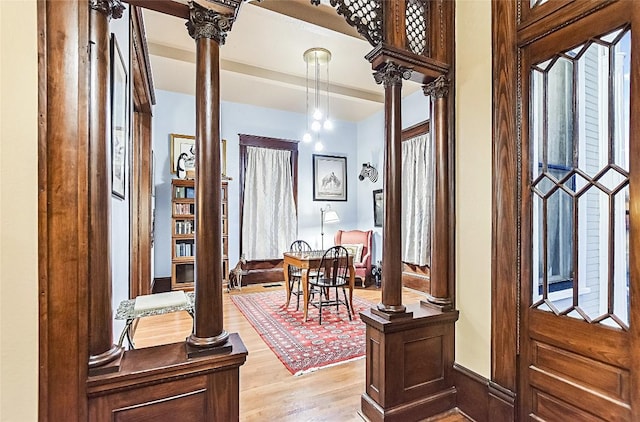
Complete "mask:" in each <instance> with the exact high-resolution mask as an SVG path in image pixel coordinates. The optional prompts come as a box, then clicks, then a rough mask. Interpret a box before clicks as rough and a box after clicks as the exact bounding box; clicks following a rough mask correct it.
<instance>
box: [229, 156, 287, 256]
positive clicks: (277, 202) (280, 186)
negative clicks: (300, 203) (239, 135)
mask: <svg viewBox="0 0 640 422" xmlns="http://www.w3.org/2000/svg"><path fill="white" fill-rule="evenodd" d="M244 183H245V185H244V209H243V222H242V245H243V251H242V253H243V254H244V256H245V258H246V259H247V260H248V261H253V260H263V259H280V258H282V253H283V252H284V251H287V250H289V245H290V244H291V242H293V241H294V240H295V239H296V233H297V226H298V221H297V217H296V207H295V202H294V197H293V178H292V173H291V151H284V150H277V149H270V148H258V147H247V168H246V173H245V182H244Z"/></svg>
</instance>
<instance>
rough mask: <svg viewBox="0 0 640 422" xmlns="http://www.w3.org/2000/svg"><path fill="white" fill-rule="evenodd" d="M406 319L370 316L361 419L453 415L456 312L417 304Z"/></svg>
mask: <svg viewBox="0 0 640 422" xmlns="http://www.w3.org/2000/svg"><path fill="white" fill-rule="evenodd" d="M407 312H408V313H410V312H411V313H413V315H411V316H410V317H408V318H399V319H393V320H387V319H384V318H381V317H380V316H377V315H375V314H373V313H372V312H371V311H370V310H367V311H364V312H362V313H361V314H360V316H361V318H362V320H363V321H364V322H365V323H366V324H367V363H366V389H365V393H364V394H363V395H362V400H361V406H362V413H363V414H364V416H366V417H367V418H368V419H369V420H370V421H402V422H406V421H418V420H422V419H425V418H427V417H430V416H433V415H436V414H438V413H442V412H444V411H447V410H449V409H453V408H454V407H455V405H456V389H455V387H454V384H453V360H454V342H455V339H454V324H455V322H456V321H457V319H458V311H456V310H449V311H441V310H440V309H438V308H432V307H430V306H425V305H422V306H421V305H420V304H414V305H408V306H407Z"/></svg>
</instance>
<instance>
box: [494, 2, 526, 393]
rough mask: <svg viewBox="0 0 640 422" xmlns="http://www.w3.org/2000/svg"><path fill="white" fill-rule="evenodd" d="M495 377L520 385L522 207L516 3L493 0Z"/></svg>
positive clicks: (503, 382) (510, 386) (512, 386)
mask: <svg viewBox="0 0 640 422" xmlns="http://www.w3.org/2000/svg"><path fill="white" fill-rule="evenodd" d="M491 4H492V23H493V34H492V37H493V39H492V43H493V80H494V84H493V104H494V108H493V157H492V168H493V180H492V185H493V189H492V192H493V194H492V196H493V197H492V201H491V203H492V236H491V239H492V246H491V263H492V265H491V267H492V269H491V273H492V274H491V298H492V306H491V379H492V381H494V382H496V383H498V384H500V385H502V386H504V387H505V388H507V389H508V390H510V391H516V389H517V376H516V373H517V371H516V368H517V366H516V365H517V363H516V356H517V353H518V347H517V338H518V328H519V324H518V310H517V300H518V294H519V292H518V286H519V278H518V266H519V265H518V263H519V255H518V250H519V248H518V245H519V243H518V228H519V220H518V215H519V213H518V206H517V204H519V202H520V201H519V191H518V187H519V183H518V180H517V174H518V172H517V169H518V168H519V166H518V162H517V158H518V155H517V152H516V149H517V144H516V142H515V141H514V140H516V139H518V132H517V129H516V120H517V117H516V116H517V110H516V90H515V89H514V87H516V86H517V72H518V69H517V68H516V66H515V65H516V63H517V57H516V18H517V8H516V2H512V1H494V2H492V3H491Z"/></svg>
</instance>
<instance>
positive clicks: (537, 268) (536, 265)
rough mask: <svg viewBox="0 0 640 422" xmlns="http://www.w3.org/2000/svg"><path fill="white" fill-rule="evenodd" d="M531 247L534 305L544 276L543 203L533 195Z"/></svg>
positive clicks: (540, 294) (539, 295)
mask: <svg viewBox="0 0 640 422" xmlns="http://www.w3.org/2000/svg"><path fill="white" fill-rule="evenodd" d="M531 200H532V216H531V219H532V221H533V224H532V226H533V227H532V230H533V231H532V233H531V239H532V244H533V245H532V246H533V248H532V249H533V251H532V253H533V265H532V266H531V273H532V274H531V278H532V280H531V281H532V283H531V286H532V291H531V298H532V301H531V303H535V302H537V301H539V300H540V299H541V298H542V277H543V275H544V264H543V263H544V248H543V245H544V243H543V242H544V239H543V237H542V235H543V233H544V232H543V230H542V229H541V227H544V221H543V215H542V210H543V207H544V202H543V200H542V198H540V197H539V196H537V195H533V196H532V198H531Z"/></svg>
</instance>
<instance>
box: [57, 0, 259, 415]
mask: <svg viewBox="0 0 640 422" xmlns="http://www.w3.org/2000/svg"><path fill="white" fill-rule="evenodd" d="M220 1H221V2H222V3H224V5H223V6H224V7H222V6H220V5H219V4H218V5H216V6H215V7H217V8H218V9H220V10H223V9H224V10H228V7H229V5H230V4H231V3H233V0H220ZM209 3H211V4H213V3H215V1H208V2H206V4H209ZM157 5H159V6H162V7H168V8H169V11H172V12H175V13H177V14H178V15H179V16H180V17H183V18H187V16H190V21H189V23H188V25H187V26H188V28H189V32H190V34H191V35H192V36H193V37H194V38H195V39H196V43H197V48H198V51H197V60H198V62H197V72H198V73H197V88H198V93H197V101H198V103H197V107H196V109H197V110H196V113H197V117H196V121H197V131H196V135H197V148H198V153H197V154H196V155H197V157H198V162H197V163H196V168H197V174H196V204H197V208H196V221H197V223H196V224H198V228H197V234H196V242H198V243H197V244H198V246H197V252H198V254H197V255H196V256H197V261H196V276H197V278H196V304H195V313H196V318H195V327H194V330H193V333H192V334H191V336H189V337H188V338H187V340H186V341H185V342H184V343H172V344H165V345H160V346H156V347H149V348H142V349H135V350H128V351H125V352H124V354H123V358H122V360H121V364H120V368H119V371H118V372H117V373H113V374H97V375H92V376H89V377H88V379H87V380H86V383H84V382H83V384H82V388H83V390H82V391H83V392H84V391H86V394H87V398H88V406H86V408H87V410H88V416H87V417H85V418H82V420H90V421H92V422H93V421H95V422H103V421H104V422H107V421H113V420H114V419H117V420H142V419H144V420H156V419H157V420H171V421H173V420H180V421H182V420H185V421H202V422H204V421H238V420H239V412H240V411H239V409H240V406H239V398H240V391H239V390H240V388H239V385H240V373H239V368H240V366H241V365H242V364H244V362H245V360H246V356H247V349H246V348H245V346H244V344H243V343H242V340H241V339H240V337H239V336H238V334H236V333H231V334H228V333H227V332H226V331H225V330H223V329H222V252H221V250H222V244H221V231H222V225H221V217H222V216H221V201H220V199H221V193H220V192H221V174H220V148H219V145H220V142H219V133H218V131H219V130H218V127H219V121H220V112H219V82H218V45H219V43H222V41H223V40H224V30H228V29H229V28H230V26H231V22H232V21H233V19H234V18H235V12H234V13H232V14H231V15H224V14H220V13H219V12H213V11H211V10H208V9H206V8H202V7H200V6H198V5H194V4H190V5H189V6H187V5H185V4H179V5H175V4H172V3H171V2H157ZM238 5H239V3H238ZM225 7H226V8H227V9H225ZM204 227H206V228H207V229H206V230H205V229H204ZM194 356H198V358H197V359H194V358H193V357H194ZM83 381H84V380H83ZM56 420H62V419H60V418H58V419H56Z"/></svg>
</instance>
